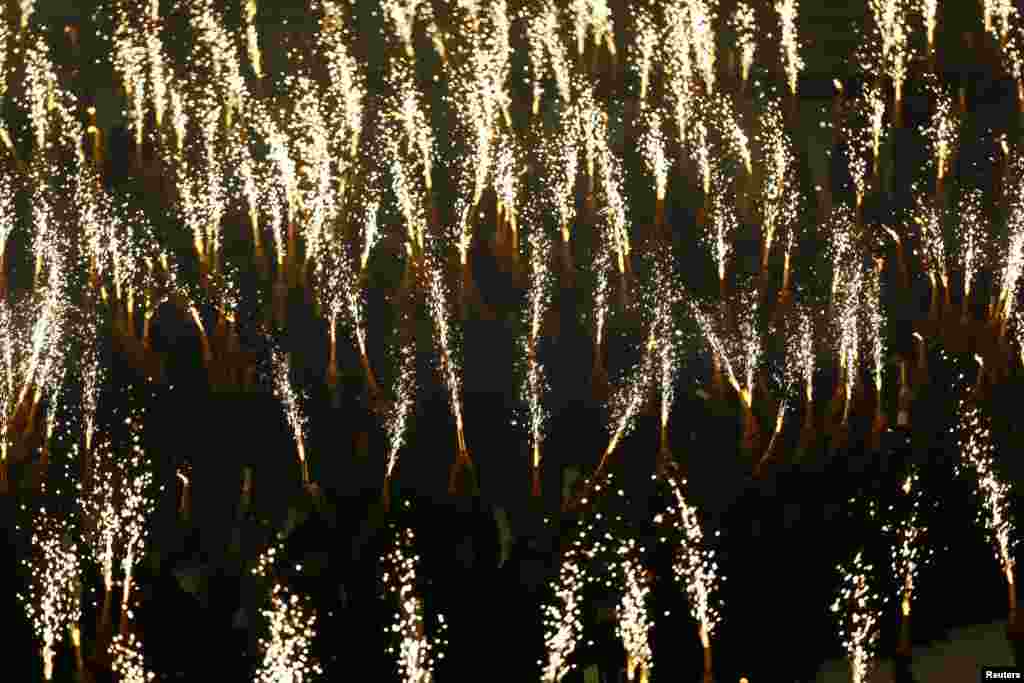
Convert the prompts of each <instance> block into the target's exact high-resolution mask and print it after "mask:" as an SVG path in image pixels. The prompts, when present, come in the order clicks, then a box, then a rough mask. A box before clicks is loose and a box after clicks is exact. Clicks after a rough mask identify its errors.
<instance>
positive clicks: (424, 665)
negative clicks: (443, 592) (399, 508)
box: [382, 503, 448, 683]
mask: <svg viewBox="0 0 1024 683" xmlns="http://www.w3.org/2000/svg"><path fill="white" fill-rule="evenodd" d="M407 505H408V503H407ZM415 541H416V536H415V534H414V533H413V531H412V529H408V528H407V529H404V530H402V531H400V532H398V535H397V538H396V540H395V544H394V547H393V548H392V549H391V551H390V552H389V553H388V554H387V555H386V556H385V558H384V574H383V577H382V582H383V584H384V588H385V590H386V591H387V592H388V593H390V594H391V595H393V596H394V597H395V600H396V601H397V602H398V610H397V611H396V612H395V614H394V620H393V622H392V626H391V632H392V633H395V634H397V635H398V636H399V637H400V638H401V643H400V645H399V648H398V652H397V655H398V670H399V675H400V676H401V678H402V680H403V681H404V682H405V683H431V681H433V680H434V669H435V667H436V666H437V660H440V659H443V658H444V650H443V648H444V647H445V646H446V645H447V640H446V639H445V637H444V634H445V631H446V630H447V628H448V626H447V624H446V623H445V620H444V615H442V614H438V615H437V620H438V628H439V631H440V633H438V634H436V635H435V636H434V637H433V638H429V637H428V636H427V631H426V623H425V619H424V614H423V611H424V608H423V598H421V597H420V596H419V595H418V594H417V592H416V575H417V568H418V565H419V561H420V558H419V555H417V554H415V551H414V546H415ZM388 652H389V653H395V648H394V647H389V648H388Z"/></svg>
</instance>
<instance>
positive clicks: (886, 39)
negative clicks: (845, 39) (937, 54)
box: [869, 0, 909, 102]
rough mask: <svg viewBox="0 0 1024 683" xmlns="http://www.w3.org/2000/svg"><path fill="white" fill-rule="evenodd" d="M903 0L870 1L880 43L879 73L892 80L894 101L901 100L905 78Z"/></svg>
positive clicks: (904, 16)
mask: <svg viewBox="0 0 1024 683" xmlns="http://www.w3.org/2000/svg"><path fill="white" fill-rule="evenodd" d="M906 4H907V3H906V2H905V0H870V2H869V6H870V7H871V13H872V16H873V17H874V19H875V25H876V27H877V30H878V33H879V35H880V36H881V41H882V53H881V63H880V64H879V67H880V71H881V72H882V73H885V74H887V75H888V76H889V77H890V78H891V79H892V85H893V89H894V90H895V100H896V102H899V101H901V100H902V99H903V83H904V81H905V80H906V78H907V61H908V57H909V54H908V48H907V39H908V35H907V17H906Z"/></svg>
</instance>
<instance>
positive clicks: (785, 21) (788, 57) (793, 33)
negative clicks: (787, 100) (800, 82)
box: [775, 0, 804, 95]
mask: <svg viewBox="0 0 1024 683" xmlns="http://www.w3.org/2000/svg"><path fill="white" fill-rule="evenodd" d="M799 10H800V5H799V0H776V2H775V11H776V12H778V14H779V26H780V28H781V30H782V41H781V47H782V52H783V59H784V61H785V68H786V80H787V81H788V83H789V92H790V93H791V94H793V95H796V86H797V79H799V78H800V72H801V71H803V68H804V60H803V58H802V57H801V56H800V39H799V36H798V35H797V27H796V20H797V14H798V12H799Z"/></svg>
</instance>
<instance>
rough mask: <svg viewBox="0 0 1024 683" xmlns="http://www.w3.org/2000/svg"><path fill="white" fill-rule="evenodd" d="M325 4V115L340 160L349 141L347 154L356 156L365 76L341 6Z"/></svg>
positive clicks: (320, 35) (322, 30)
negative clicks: (353, 52)
mask: <svg viewBox="0 0 1024 683" xmlns="http://www.w3.org/2000/svg"><path fill="white" fill-rule="evenodd" d="M322 7H323V18H322V19H321V21H320V31H319V33H318V34H317V44H318V46H319V49H320V54H321V55H322V57H321V59H322V60H323V62H324V64H325V65H326V67H327V72H328V75H329V78H328V87H327V93H326V97H325V98H324V100H323V104H324V105H325V106H327V107H328V109H327V112H326V117H327V119H328V121H329V123H330V128H331V130H333V134H332V135H333V138H332V139H333V144H332V147H333V149H334V152H335V154H336V155H337V156H336V157H335V158H336V160H337V161H338V162H340V161H341V159H343V158H344V156H343V155H341V154H340V153H341V152H342V151H343V150H345V145H346V143H347V145H348V156H350V157H355V156H356V151H357V147H358V146H359V140H360V137H361V135H362V126H363V113H364V111H365V108H366V105H365V100H366V78H365V76H364V74H363V72H362V71H361V70H360V67H359V63H358V61H357V60H356V58H355V56H354V55H353V54H352V51H351V49H350V47H349V43H350V42H351V34H350V33H349V30H348V28H347V27H346V26H345V24H344V20H343V18H342V11H341V7H340V6H339V5H338V4H337V3H336V2H332V1H331V0H323V2H322Z"/></svg>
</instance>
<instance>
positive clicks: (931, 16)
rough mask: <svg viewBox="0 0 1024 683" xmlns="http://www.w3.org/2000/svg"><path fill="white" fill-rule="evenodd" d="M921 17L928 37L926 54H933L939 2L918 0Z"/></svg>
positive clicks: (935, 0)
mask: <svg viewBox="0 0 1024 683" xmlns="http://www.w3.org/2000/svg"><path fill="white" fill-rule="evenodd" d="M919 3H920V11H921V16H922V17H924V27H925V31H926V33H927V35H928V52H929V53H931V54H934V53H935V27H936V26H937V25H938V18H939V0H919Z"/></svg>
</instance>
